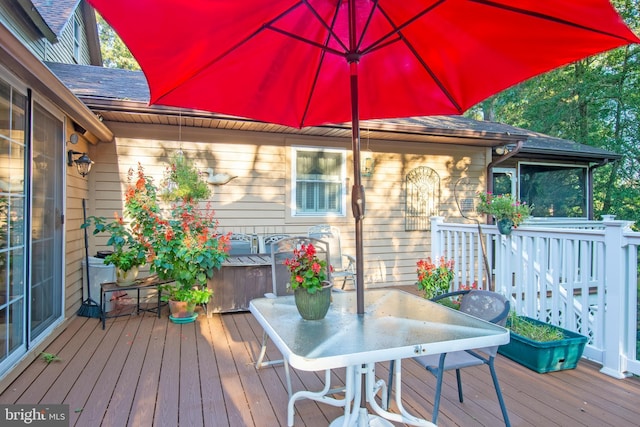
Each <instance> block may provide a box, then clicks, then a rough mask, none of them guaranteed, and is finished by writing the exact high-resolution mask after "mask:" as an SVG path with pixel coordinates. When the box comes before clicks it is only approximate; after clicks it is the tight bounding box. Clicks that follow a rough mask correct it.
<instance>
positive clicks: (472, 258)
mask: <svg viewBox="0 0 640 427" xmlns="http://www.w3.org/2000/svg"><path fill="white" fill-rule="evenodd" d="M630 224H631V223H630V222H628V221H615V220H613V219H611V218H607V219H606V220H605V221H585V222H579V221H554V222H550V221H533V222H531V223H530V224H526V225H523V226H521V227H519V228H518V229H515V230H514V231H513V233H512V234H511V235H510V236H502V235H500V234H499V233H498V231H497V228H496V227H495V226H492V225H482V226H480V227H479V226H478V225H476V224H450V223H445V222H444V218H442V217H433V218H432V220H431V225H432V228H431V231H432V233H431V236H432V245H431V248H432V257H434V258H437V257H439V256H442V255H444V256H445V257H446V258H447V259H453V260H454V262H455V266H456V272H457V277H456V278H455V279H454V284H453V287H454V289H458V288H460V287H464V286H468V285H471V284H472V283H474V282H476V283H478V284H479V285H480V286H479V287H481V288H485V289H486V288H488V287H489V285H490V283H489V280H492V282H493V283H492V288H493V289H495V290H496V291H497V292H500V293H501V294H503V295H508V296H510V298H511V304H512V307H513V308H514V309H515V310H516V312H517V313H518V314H523V315H526V316H529V317H533V318H536V319H540V320H542V321H545V322H549V323H551V324H554V325H558V326H561V327H563V328H566V329H569V330H572V331H575V332H578V333H580V334H583V335H586V336H587V337H588V338H589V341H588V343H587V346H586V348H585V351H584V357H587V358H589V359H591V360H594V361H597V362H599V363H601V364H602V370H601V371H602V372H604V373H606V374H608V375H611V376H614V377H618V378H622V377H624V376H626V375H627V374H636V375H639V374H640V363H639V362H638V360H637V357H636V345H637V344H636V341H637V333H638V332H637V327H636V325H637V318H636V314H637V307H638V300H637V299H638V281H637V277H638V248H639V247H640V233H635V232H632V231H631V230H630V228H629V225H630ZM481 236H482V239H481ZM482 242H484V243H485V247H486V254H487V264H486V265H488V267H489V270H490V271H491V275H490V276H488V275H487V274H486V271H487V268H486V267H485V262H484V260H483V256H482V252H483V250H482ZM605 308H606V309H605Z"/></svg>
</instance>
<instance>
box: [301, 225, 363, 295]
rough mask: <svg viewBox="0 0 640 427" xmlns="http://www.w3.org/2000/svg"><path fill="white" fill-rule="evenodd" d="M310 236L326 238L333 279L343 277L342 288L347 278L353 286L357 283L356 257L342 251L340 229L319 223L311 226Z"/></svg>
mask: <svg viewBox="0 0 640 427" xmlns="http://www.w3.org/2000/svg"><path fill="white" fill-rule="evenodd" d="M308 235H309V237H314V238H316V239H320V240H324V241H325V242H327V244H328V245H329V251H330V255H331V258H330V260H329V264H331V266H332V267H333V271H332V272H331V275H332V277H333V280H334V281H336V280H339V279H342V286H341V289H344V287H345V285H346V283H347V280H351V281H352V283H353V286H354V287H355V284H356V259H355V258H354V257H353V256H351V255H347V254H344V253H342V242H341V239H340V229H339V228H338V227H335V226H332V225H329V224H319V225H314V226H311V227H309V230H308Z"/></svg>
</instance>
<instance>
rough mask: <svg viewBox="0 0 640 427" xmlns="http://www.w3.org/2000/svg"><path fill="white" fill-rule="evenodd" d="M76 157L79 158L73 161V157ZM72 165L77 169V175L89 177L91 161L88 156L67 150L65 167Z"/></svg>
mask: <svg viewBox="0 0 640 427" xmlns="http://www.w3.org/2000/svg"><path fill="white" fill-rule="evenodd" d="M76 155H80V157H78V158H76V159H74V158H73V156H76ZM74 164H75V165H76V167H77V168H78V173H79V174H80V175H82V176H83V177H85V176H87V175H89V171H90V170H91V165H93V160H91V159H90V158H89V156H87V153H81V152H79V151H73V150H69V151H67V165H69V166H73V165H74Z"/></svg>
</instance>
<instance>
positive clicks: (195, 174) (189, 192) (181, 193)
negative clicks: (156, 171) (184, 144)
mask: <svg viewBox="0 0 640 427" xmlns="http://www.w3.org/2000/svg"><path fill="white" fill-rule="evenodd" d="M160 188H161V189H162V191H161V192H160V197H161V198H162V200H165V201H168V202H177V201H189V200H204V199H208V198H209V196H210V195H211V190H210V189H209V186H208V185H207V183H206V182H205V181H204V179H203V177H202V174H201V172H200V171H199V170H198V168H196V167H195V166H194V165H193V163H192V162H191V161H190V160H189V159H187V158H186V157H185V155H184V153H182V151H179V152H178V153H177V154H175V155H174V156H173V157H171V159H170V160H169V165H168V166H167V169H166V170H165V173H164V176H163V178H162V181H160Z"/></svg>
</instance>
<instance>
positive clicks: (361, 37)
mask: <svg viewBox="0 0 640 427" xmlns="http://www.w3.org/2000/svg"><path fill="white" fill-rule="evenodd" d="M377 7H379V6H378V0H374V1H373V5H372V6H371V10H370V11H369V17H368V18H367V22H366V23H365V24H364V28H363V29H362V32H361V33H360V40H358V43H357V44H356V46H357V47H356V52H357V51H359V50H360V46H362V43H363V41H364V35H365V34H367V29H368V28H369V25H370V24H371V21H372V20H373V14H374V12H375V10H376V8H377Z"/></svg>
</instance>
